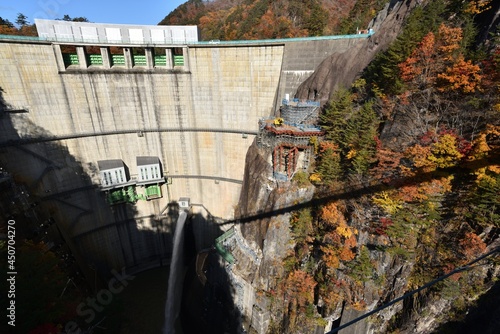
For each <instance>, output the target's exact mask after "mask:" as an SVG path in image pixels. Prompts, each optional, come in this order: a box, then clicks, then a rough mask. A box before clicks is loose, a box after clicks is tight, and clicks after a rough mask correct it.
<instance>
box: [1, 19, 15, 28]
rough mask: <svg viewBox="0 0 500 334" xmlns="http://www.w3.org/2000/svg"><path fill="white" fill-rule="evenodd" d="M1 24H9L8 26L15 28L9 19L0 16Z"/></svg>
mask: <svg viewBox="0 0 500 334" xmlns="http://www.w3.org/2000/svg"><path fill="white" fill-rule="evenodd" d="M0 26H7V28H14V25H13V24H12V22H10V21H9V20H6V19H3V18H2V17H0Z"/></svg>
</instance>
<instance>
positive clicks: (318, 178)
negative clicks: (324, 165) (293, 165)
mask: <svg viewBox="0 0 500 334" xmlns="http://www.w3.org/2000/svg"><path fill="white" fill-rule="evenodd" d="M309 181H311V182H313V183H319V182H321V176H320V175H319V174H318V173H313V174H311V175H310V176H309Z"/></svg>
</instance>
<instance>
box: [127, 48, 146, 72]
mask: <svg viewBox="0 0 500 334" xmlns="http://www.w3.org/2000/svg"><path fill="white" fill-rule="evenodd" d="M130 49H131V50H132V51H131V54H132V64H133V66H134V67H136V66H141V67H142V66H147V65H148V62H147V59H146V53H145V49H144V48H130Z"/></svg>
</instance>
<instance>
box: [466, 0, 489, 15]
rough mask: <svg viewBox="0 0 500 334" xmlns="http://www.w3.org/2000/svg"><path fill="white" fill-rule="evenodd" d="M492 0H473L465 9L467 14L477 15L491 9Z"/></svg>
mask: <svg viewBox="0 0 500 334" xmlns="http://www.w3.org/2000/svg"><path fill="white" fill-rule="evenodd" d="M490 3H491V0H472V1H470V2H469V4H468V5H467V8H466V9H465V12H466V13H469V14H473V15H477V14H481V13H482V12H485V11H487V10H489V9H490V8H491V6H490Z"/></svg>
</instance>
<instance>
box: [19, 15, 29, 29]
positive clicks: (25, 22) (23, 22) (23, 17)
mask: <svg viewBox="0 0 500 334" xmlns="http://www.w3.org/2000/svg"><path fill="white" fill-rule="evenodd" d="M16 24H17V25H18V26H19V27H24V26H26V25H28V24H29V23H28V17H27V16H26V15H24V14H22V13H18V14H17V19H16Z"/></svg>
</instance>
